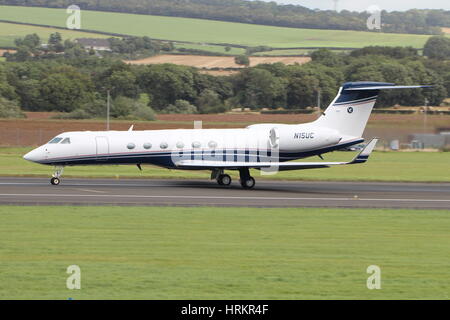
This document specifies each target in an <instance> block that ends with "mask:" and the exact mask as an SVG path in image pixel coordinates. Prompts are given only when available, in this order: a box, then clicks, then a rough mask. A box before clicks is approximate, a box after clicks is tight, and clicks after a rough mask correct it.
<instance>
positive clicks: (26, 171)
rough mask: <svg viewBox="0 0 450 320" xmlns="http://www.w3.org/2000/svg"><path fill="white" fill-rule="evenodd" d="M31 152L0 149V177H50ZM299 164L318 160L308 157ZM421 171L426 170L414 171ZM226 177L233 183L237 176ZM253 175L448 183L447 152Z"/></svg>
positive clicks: (115, 170)
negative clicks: (26, 157)
mask: <svg viewBox="0 0 450 320" xmlns="http://www.w3.org/2000/svg"><path fill="white" fill-rule="evenodd" d="M31 149H32V148H5V147H1V148H0V176H28V177H51V175H52V174H53V171H54V170H53V167H51V166H44V165H39V164H35V163H31V162H29V161H25V160H24V159H22V156H23V155H24V154H26V153H27V152H28V151H30V150H31ZM355 155H356V153H354V152H334V153H330V154H325V155H324V159H325V161H350V160H351V159H353V157H354V156H355ZM302 161H314V162H318V161H321V160H320V159H319V158H318V157H312V158H306V159H303V160H302ZM422 167H426V168H427V170H417V168H422ZM229 173H230V175H231V176H232V177H233V178H234V180H235V181H237V179H238V176H239V175H238V173H237V172H234V171H230V172H229ZM253 175H254V177H255V179H257V180H259V179H265V180H292V181H302V180H312V181H319V180H320V181H408V182H450V152H374V153H373V154H372V155H371V157H370V159H369V161H368V162H367V163H365V164H361V165H352V166H340V167H333V168H326V169H317V170H298V171H283V172H279V173H278V174H276V175H270V176H267V175H264V176H261V174H260V172H259V171H257V170H255V171H254V172H253ZM69 177H87V178H112V179H114V178H116V179H119V178H140V179H156V178H164V179H165V178H167V179H203V180H208V179H209V177H210V172H209V171H180V170H168V169H164V168H159V167H154V166H148V165H143V171H139V170H138V169H137V168H136V167H135V166H79V167H66V168H65V170H64V175H63V180H64V178H69ZM211 183H214V182H211Z"/></svg>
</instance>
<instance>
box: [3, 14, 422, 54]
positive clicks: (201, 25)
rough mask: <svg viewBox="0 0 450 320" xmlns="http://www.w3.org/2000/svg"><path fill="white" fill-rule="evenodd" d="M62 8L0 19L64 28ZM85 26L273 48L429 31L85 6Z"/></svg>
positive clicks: (354, 43)
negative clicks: (281, 23) (301, 25)
mask: <svg viewBox="0 0 450 320" xmlns="http://www.w3.org/2000/svg"><path fill="white" fill-rule="evenodd" d="M67 17H68V15H67V14H66V11H65V10H63V9H48V8H35V7H34V8H33V7H14V6H0V19H3V20H9V21H19V22H25V23H34V24H45V25H52V26H59V27H65V23H66V19H67ZM81 27H82V28H83V29H86V30H96V31H105V32H113V33H121V34H128V35H134V36H149V37H152V38H156V39H165V40H175V41H177V40H178V41H188V42H195V43H220V44H224V43H229V44H238V45H246V46H259V45H267V46H271V47H274V48H292V47H348V48H360V47H365V46H370V45H385V46H412V47H415V48H422V47H423V46H424V44H425V42H426V41H427V39H428V38H429V36H426V35H407V34H392V33H391V34H387V33H376V32H360V31H337V30H314V29H296V28H281V27H271V26H261V25H251V24H242V23H231V22H219V21H211V20H199V19H188V18H174V17H161V16H148V15H133V14H123V13H111V12H96V11H87V10H84V11H83V13H82V25H81Z"/></svg>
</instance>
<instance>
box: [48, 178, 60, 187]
mask: <svg viewBox="0 0 450 320" xmlns="http://www.w3.org/2000/svg"><path fill="white" fill-rule="evenodd" d="M50 183H51V184H52V185H54V186H57V185H59V184H60V183H61V180H60V179H59V178H56V177H53V178H51V179H50Z"/></svg>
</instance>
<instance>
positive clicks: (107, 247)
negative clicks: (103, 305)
mask: <svg viewBox="0 0 450 320" xmlns="http://www.w3.org/2000/svg"><path fill="white" fill-rule="evenodd" d="M449 228H450V212H449V211H444V210H442V211H432V210H427V211H421V210H373V209H357V210H352V209H281V210H280V209H261V208H236V209H235V210H230V209H229V208H214V211H212V210H211V208H173V207H145V208H144V207H141V208H139V207H127V208H126V209H125V208H121V207H61V206H53V207H27V206H20V207H14V206H1V207H0V242H1V243H2V246H1V247H0V255H1V256H2V264H1V266H0V275H1V276H0V277H1V281H2V286H1V288H0V299H60V300H67V299H69V298H72V299H75V300H82V299H119V298H120V299H448V298H449V294H450V292H449V291H448V290H449V289H448V288H449V287H450V276H449V273H448V265H449V264H450V256H449V255H448V252H449V251H450V238H449V234H448V230H449ZM37 230H38V232H36V231H37ZM74 264H75V265H78V266H79V267H80V268H81V290H68V289H66V279H67V277H68V275H67V274H66V269H67V267H68V266H70V265H74ZM370 265H377V266H379V267H380V268H381V270H382V273H381V275H382V284H381V286H382V289H381V290H368V289H367V287H366V281H367V278H368V277H369V274H367V273H366V269H367V267H368V266H370Z"/></svg>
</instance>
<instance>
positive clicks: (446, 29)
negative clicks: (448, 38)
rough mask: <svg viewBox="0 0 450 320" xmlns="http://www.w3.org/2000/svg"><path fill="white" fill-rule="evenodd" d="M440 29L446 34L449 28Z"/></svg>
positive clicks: (448, 32)
mask: <svg viewBox="0 0 450 320" xmlns="http://www.w3.org/2000/svg"><path fill="white" fill-rule="evenodd" d="M441 30H442V32H444V33H446V34H450V28H442V29H441Z"/></svg>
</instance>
